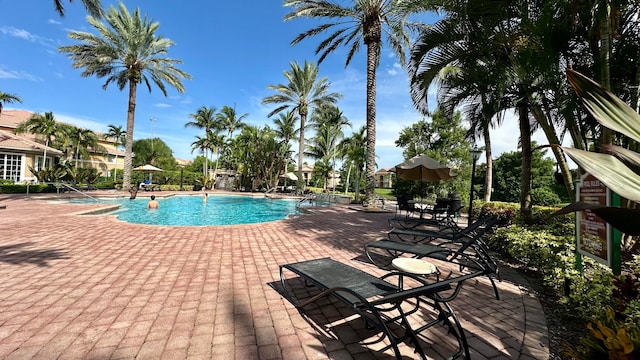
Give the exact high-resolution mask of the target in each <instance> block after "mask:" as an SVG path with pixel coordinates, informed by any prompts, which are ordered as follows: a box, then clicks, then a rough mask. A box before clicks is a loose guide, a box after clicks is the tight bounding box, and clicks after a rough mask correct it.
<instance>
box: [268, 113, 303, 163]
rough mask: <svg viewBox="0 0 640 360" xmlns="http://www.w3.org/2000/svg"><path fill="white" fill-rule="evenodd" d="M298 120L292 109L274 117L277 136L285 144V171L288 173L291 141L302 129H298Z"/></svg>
mask: <svg viewBox="0 0 640 360" xmlns="http://www.w3.org/2000/svg"><path fill="white" fill-rule="evenodd" d="M296 121H297V118H296V116H294V115H293V113H292V112H291V111H287V112H285V113H280V114H278V118H277V119H273V123H274V125H275V129H274V131H275V133H276V137H277V138H279V139H280V144H281V145H282V146H283V151H284V154H283V157H284V161H283V163H284V170H283V171H282V172H283V173H286V172H287V171H288V168H289V158H290V157H291V150H290V149H291V145H290V144H289V142H291V140H292V139H293V138H294V137H296V136H297V135H298V134H299V132H300V129H296V127H295V123H296Z"/></svg>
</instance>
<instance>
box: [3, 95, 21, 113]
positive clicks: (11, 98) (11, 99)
mask: <svg viewBox="0 0 640 360" xmlns="http://www.w3.org/2000/svg"><path fill="white" fill-rule="evenodd" d="M14 102H18V103H22V99H21V98H19V97H18V96H17V95H13V94H7V93H6V92H2V91H0V115H2V109H3V107H4V104H11V103H14Z"/></svg>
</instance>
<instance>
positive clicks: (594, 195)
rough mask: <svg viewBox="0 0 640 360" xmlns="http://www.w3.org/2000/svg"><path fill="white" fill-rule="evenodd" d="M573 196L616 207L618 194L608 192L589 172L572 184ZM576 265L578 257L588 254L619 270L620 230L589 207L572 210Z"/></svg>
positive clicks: (592, 202) (579, 262) (618, 199)
mask: <svg viewBox="0 0 640 360" xmlns="http://www.w3.org/2000/svg"><path fill="white" fill-rule="evenodd" d="M576 198H577V199H578V201H582V202H585V203H589V204H597V205H602V206H619V205H620V196H618V195H617V194H615V193H613V192H612V191H610V190H609V189H608V188H607V187H606V186H605V185H604V184H603V183H601V182H600V180H598V179H597V178H595V177H594V176H593V175H591V174H585V175H583V176H582V178H581V179H580V182H579V183H578V186H576ZM576 238H577V244H576V249H577V259H578V268H581V258H582V256H587V257H590V258H592V259H594V260H596V261H598V262H600V263H602V264H604V265H607V266H608V267H610V268H611V269H612V270H613V272H614V273H620V262H621V260H620V232H619V231H614V229H613V227H612V226H611V225H609V224H608V223H607V222H606V221H604V220H603V219H602V218H601V217H599V216H598V215H596V214H595V213H594V212H593V211H591V210H582V211H578V212H577V213H576Z"/></svg>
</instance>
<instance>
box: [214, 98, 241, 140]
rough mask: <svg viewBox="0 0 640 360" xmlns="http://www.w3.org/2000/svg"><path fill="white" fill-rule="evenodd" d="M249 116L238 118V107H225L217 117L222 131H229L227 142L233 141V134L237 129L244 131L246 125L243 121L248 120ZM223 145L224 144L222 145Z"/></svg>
mask: <svg viewBox="0 0 640 360" xmlns="http://www.w3.org/2000/svg"><path fill="white" fill-rule="evenodd" d="M247 116H249V114H242V115H240V116H238V114H237V113H236V107H235V105H234V107H230V106H226V105H225V106H223V107H222V109H220V112H219V113H218V114H217V115H216V120H217V122H218V126H219V127H220V130H227V141H231V140H232V139H233V133H234V132H235V131H236V130H237V129H242V127H244V126H245V123H244V122H242V120H244V119H246V117H247ZM220 145H222V144H220Z"/></svg>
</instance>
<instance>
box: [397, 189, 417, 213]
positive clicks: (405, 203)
mask: <svg viewBox="0 0 640 360" xmlns="http://www.w3.org/2000/svg"><path fill="white" fill-rule="evenodd" d="M412 200H413V197H411V196H404V195H401V196H396V202H397V205H396V213H395V217H397V218H402V217H405V218H406V217H408V216H409V215H410V214H411V213H412V212H414V211H415V206H413V204H411V205H410V204H409V201H412ZM403 211H404V216H402V212H403Z"/></svg>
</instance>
